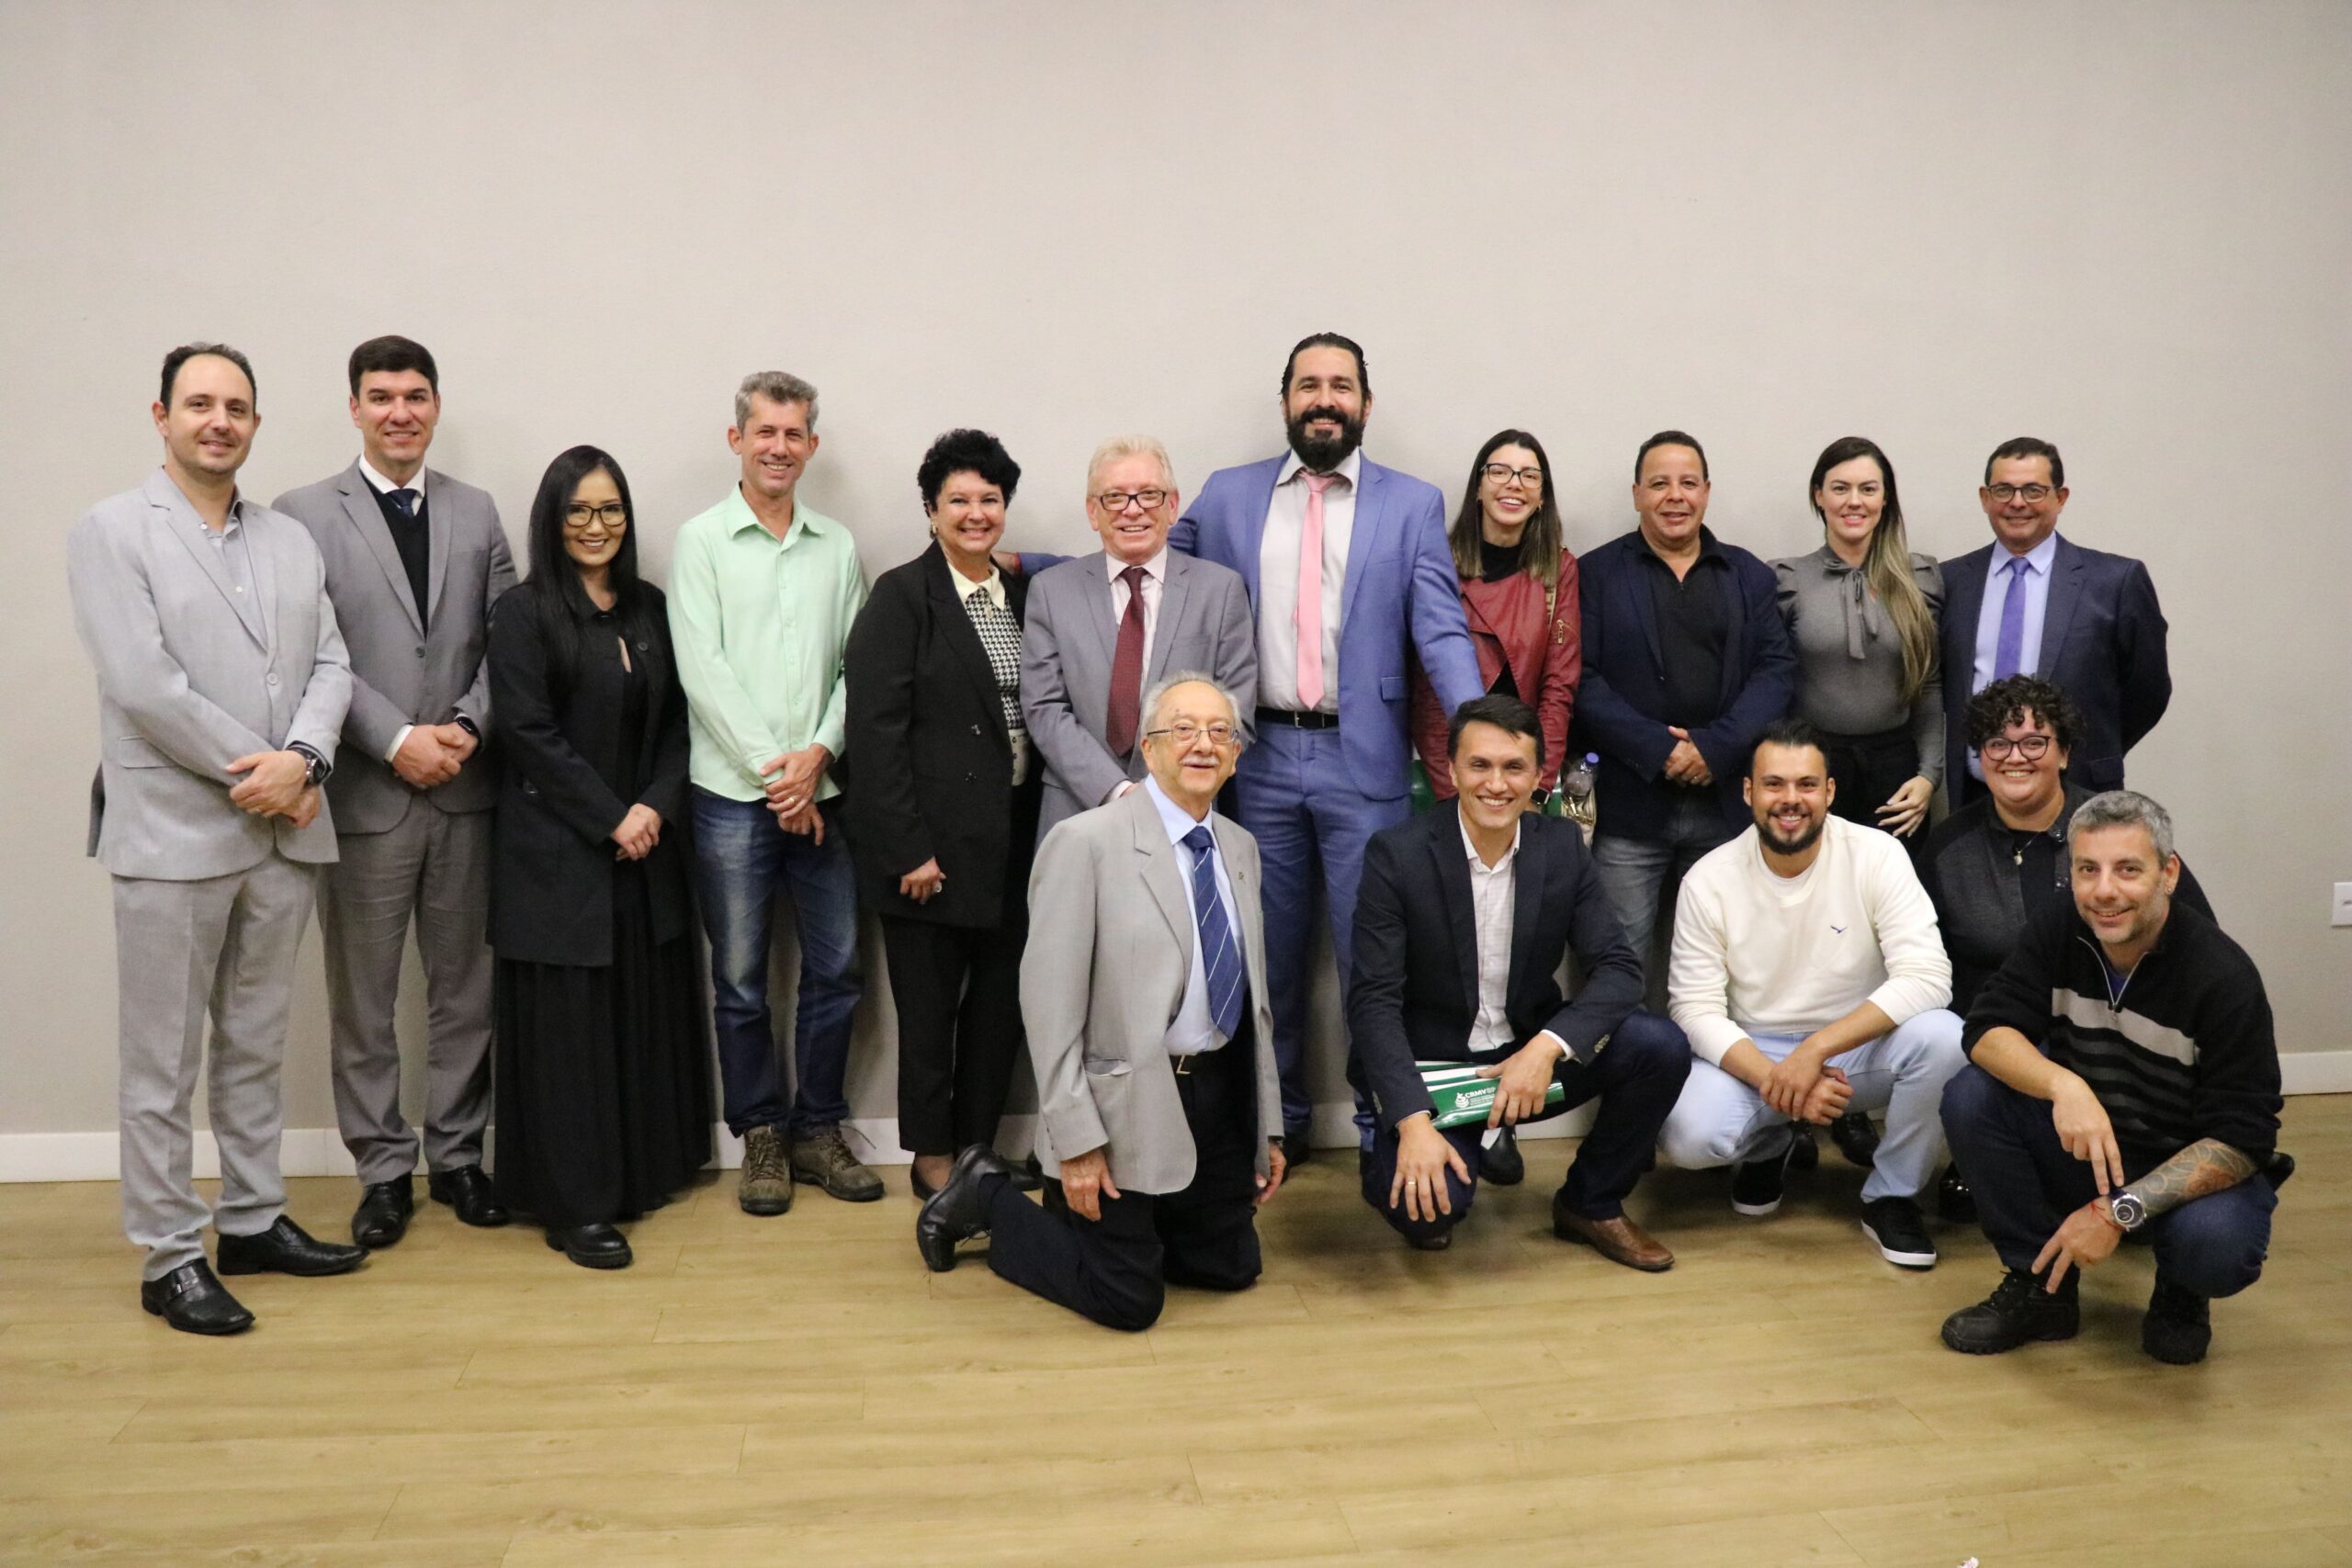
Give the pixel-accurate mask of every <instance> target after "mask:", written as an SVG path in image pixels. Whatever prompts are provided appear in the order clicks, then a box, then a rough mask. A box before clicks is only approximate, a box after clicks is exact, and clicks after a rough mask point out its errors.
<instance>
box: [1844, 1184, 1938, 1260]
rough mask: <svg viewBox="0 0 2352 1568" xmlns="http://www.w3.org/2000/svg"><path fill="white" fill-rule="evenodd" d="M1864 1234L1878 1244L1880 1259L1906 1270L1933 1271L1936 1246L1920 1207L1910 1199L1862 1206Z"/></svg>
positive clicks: (1879, 1199) (1883, 1199) (1881, 1200)
mask: <svg viewBox="0 0 2352 1568" xmlns="http://www.w3.org/2000/svg"><path fill="white" fill-rule="evenodd" d="M1862 1234H1863V1235H1866V1236H1868V1237H1870V1238H1871V1240H1872V1241H1874V1242H1876V1243H1878V1255H1879V1256H1880V1257H1881V1258H1885V1259H1886V1260H1887V1261H1888V1262H1889V1263H1893V1264H1895V1265H1897V1266H1899V1267H1901V1268H1905V1269H1933V1268H1934V1267H1935V1266H1936V1244H1935V1242H1934V1241H1933V1240H1931V1239H1930V1238H1929V1237H1928V1222H1927V1221H1926V1220H1925V1219H1923V1218H1921V1217H1920V1214H1919V1205H1918V1204H1917V1203H1915V1202H1913V1201H1911V1200H1910V1199H1908V1198H1873V1199H1871V1201H1869V1202H1867V1203H1865V1204H1863V1205H1862Z"/></svg>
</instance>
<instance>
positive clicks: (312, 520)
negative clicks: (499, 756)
mask: <svg viewBox="0 0 2352 1568" xmlns="http://www.w3.org/2000/svg"><path fill="white" fill-rule="evenodd" d="M424 497H425V521H426V525H427V527H428V528H429V529H430V531H431V540H432V543H431V547H430V549H429V550H428V552H427V553H428V557H429V564H428V566H427V569H426V584H425V592H426V598H427V599H428V601H429V602H430V603H429V605H428V609H429V612H430V613H429V614H427V615H422V616H420V615H418V614H417V606H416V595H415V593H414V592H413V591H412V590H411V589H410V587H409V581H408V569H407V568H406V567H404V566H402V565H401V554H400V549H399V547H397V546H395V545H394V544H393V543H392V531H391V529H390V528H389V527H387V526H385V524H384V513H383V510H382V508H381V507H379V506H378V505H377V503H376V497H375V494H374V492H373V491H371V490H370V488H369V486H368V479H367V477H366V476H365V475H363V474H362V473H360V471H359V465H358V464H357V463H356V462H355V463H353V464H352V465H351V467H349V468H345V469H344V471H343V472H341V473H339V474H337V475H335V476H334V478H333V479H321V480H320V481H319V482H318V483H317V484H314V485H304V486H303V487H302V488H301V489H300V490H292V491H287V492H286V493H285V494H284V495H281V496H279V497H278V498H277V511H280V512H283V513H288V514H289V515H291V516H294V517H298V518H300V520H301V522H302V525H303V526H304V527H306V528H308V529H310V531H311V538H312V539H314V540H316V541H317V542H318V547H319V554H320V555H321V556H322V557H324V558H325V559H326V570H327V592H329V593H331V594H333V595H334V608H335V615H336V616H337V618H338V619H339V620H340V621H341V623H342V626H343V636H344V640H345V642H346V643H347V644H348V645H349V647H350V649H351V672H352V687H351V712H350V714H349V716H347V717H345V720H344V722H343V733H344V738H345V739H347V740H348V741H350V743H351V744H350V747H349V749H348V750H345V752H344V755H343V758H342V761H339V762H338V763H337V764H336V766H335V770H334V777H333V778H331V779H329V780H328V781H327V797H328V798H329V799H330V800H332V801H333V802H334V814H335V822H336V825H337V826H338V827H339V828H341V829H342V830H343V831H344V832H345V833H382V832H387V831H389V830H390V829H393V828H396V827H398V826H399V825H400V821H401V818H402V817H405V816H406V815H407V814H408V807H409V802H410V801H412V800H413V799H415V798H416V797H417V796H418V795H423V796H424V798H425V799H427V800H429V801H431V802H432V803H433V804H434V805H435V806H437V807H440V808H441V809H442V810H444V811H488V810H490V809H491V808H492V807H494V806H496V805H497V804H498V784H497V780H495V779H494V778H492V776H491V769H490V767H489V766H488V759H487V758H485V757H483V756H481V754H480V753H479V752H478V753H476V754H475V756H474V757H473V759H471V760H469V761H468V762H467V763H466V765H465V766H464V767H462V768H460V769H458V776H457V777H456V778H454V779H451V780H450V781H449V782H448V783H447V784H441V785H439V786H437V787H435V788H434V789H430V790H420V789H417V788H416V787H415V786H414V785H413V784H408V783H407V782H406V781H404V780H403V779H401V776H400V775H399V774H398V773H394V772H392V768H391V764H390V763H389V762H387V761H384V753H385V752H387V751H389V750H391V747H392V738H393V737H394V736H396V735H398V734H399V733H400V732H401V727H403V726H405V725H411V724H447V723H448V722H449V721H450V720H451V719H453V718H454V717H456V716H458V714H461V713H462V714H464V715H465V716H467V717H468V718H470V719H472V720H473V721H474V725H475V728H478V729H480V730H481V733H482V738H483V739H485V740H487V739H489V737H490V672H489V669H488V667H487V665H486V664H485V663H484V659H483V656H484V654H485V652H486V650H487V649H488V647H489V637H490V607H491V606H492V604H496V603H497V602H498V596H499V595H500V594H502V593H503V592H506V591H507V590H508V589H509V588H512V587H514V586H515V562H514V558H513V556H512V555H511V554H510V553H509V551H508V549H507V547H506V530H505V529H504V528H503V527H501V526H500V525H499V521H498V503H497V502H493V501H492V500H491V499H490V494H489V492H488V491H480V490H476V489H475V488H474V487H473V486H471V485H469V484H465V483H463V482H461V481H459V480H457V479H451V478H450V477H449V476H448V475H447V474H445V473H442V472H441V471H440V470H439V469H437V468H427V469H426V470H425V471H424Z"/></svg>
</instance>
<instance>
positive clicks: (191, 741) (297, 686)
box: [66, 468, 351, 882]
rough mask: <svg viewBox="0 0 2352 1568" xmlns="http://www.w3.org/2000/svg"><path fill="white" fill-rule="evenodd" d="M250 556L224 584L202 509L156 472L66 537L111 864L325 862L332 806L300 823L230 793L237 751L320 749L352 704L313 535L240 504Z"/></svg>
mask: <svg viewBox="0 0 2352 1568" xmlns="http://www.w3.org/2000/svg"><path fill="white" fill-rule="evenodd" d="M235 515H236V518H237V522H238V526H239V528H240V529H241V530H242V531H243V536H244V541H245V547H246V551H247V555H248V557H249V558H250V559H251V561H252V566H253V587H254V592H252V593H251V594H239V593H237V592H234V590H233V587H232V582H231V581H230V578H229V575H228V573H227V571H226V570H224V569H223V567H222V565H221V562H220V556H219V555H218V553H217V552H216V551H215V549H214V547H213V546H212V545H210V544H209V543H208V542H207V541H206V539H205V537H204V533H205V525H204V520H203V519H202V518H201V517H199V516H198V515H197V513H196V508H195V507H193V506H191V505H189V504H188V502H187V497H186V496H184V495H182V494H181V493H180V491H179V487H178V486H177V485H175V484H174V483H173V482H172V481H171V479H170V478H169V477H167V476H166V475H165V474H164V471H163V470H162V469H161V468H158V469H156V470H155V472H154V473H153V474H152V475H150V476H149V477H148V479H147V482H146V483H145V484H143V485H141V486H140V487H139V488H138V489H137V490H134V491H125V492H123V493H122V494H120V495H118V496H113V497H110V498H109V499H107V500H106V501H102V502H98V504H97V505H96V506H94V507H92V508H91V509H90V510H89V512H88V513H86V514H85V516H84V517H83V518H82V520H81V521H80V522H79V523H77V524H75V525H74V533H73V536H72V537H71V538H70V539H69V540H68V541H67V545H66V580H67V583H68V586H69V588H70V590H71V592H72V593H73V597H74V627H75V629H76V630H78V631H79V632H80V633H81V635H82V645H83V647H85V649H88V650H89V654H90V661H91V662H92V663H93V664H95V665H96V666H97V671H98V746H99V764H98V777H97V780H96V783H95V784H94V785H93V787H92V789H91V792H90V850H89V852H90V853H92V854H94V855H96V856H97V857H98V860H99V861H100V863H103V864H104V865H105V866H106V868H107V870H108V871H110V872H112V873H114V874H116V875H117V876H139V877H152V878H155V879H157V880H161V881H166V882H193V881H196V880H198V879H199V878H203V877H208V876H226V875H228V874H230V873H232V872H238V871H243V870H245V869H247V868H248V867H251V866H254V865H258V864H260V863H261V862H262V861H263V859H264V858H266V856H267V855H268V854H269V852H270V851H271V850H272V849H275V850H277V852H279V853H280V854H283V855H284V856H286V858H287V859H288V860H296V861H316V862H325V861H332V860H334V858H335V845H334V813H333V808H332V804H331V803H330V804H329V805H326V806H322V807H321V808H320V811H319V815H318V818H316V820H314V821H312V822H311V825H310V826H309V827H308V828H304V829H296V828H295V827H294V826H293V825H292V824H291V823H289V822H288V821H287V819H286V818H283V817H254V816H252V815H250V814H248V813H247V812H246V811H244V810H243V808H242V807H237V806H234V805H232V804H231V802H230V800H229V791H230V788H231V787H232V785H234V784H236V783H237V778H236V776H235V775H233V774H232V773H229V771H228V767H229V764H230V763H231V762H232V761H236V760H237V759H238V758H239V757H243V756H247V755H250V754H251V753H253V752H255V751H276V750H284V749H285V748H286V747H287V746H288V745H289V744H291V743H292V742H294V741H297V740H300V741H301V742H303V743H304V744H306V745H308V746H311V747H314V748H316V749H317V750H318V752H319V754H320V755H321V756H323V757H325V758H327V759H328V760H329V761H333V760H334V755H335V737H336V735H337V734H339V733H340V732H341V731H342V728H343V716H344V710H345V707H346V706H347V705H349V704H350V701H351V665H350V662H349V661H348V660H347V659H346V658H345V654H344V649H343V636H342V634H341V633H340V632H339V631H337V630H336V628H335V619H334V603H333V601H331V600H330V599H329V598H328V597H327V587H326V573H325V570H324V569H323V567H322V565H321V563H320V560H319V551H318V547H316V546H315V545H313V544H311V536H310V535H309V534H307V533H305V532H304V531H303V529H302V525H300V524H299V523H297V522H295V521H294V519H292V518H291V517H288V516H285V515H283V514H282V513H276V512H272V511H270V510H269V509H268V508H267V507H265V506H263V505H261V504H260V503H259V502H253V501H246V500H240V501H239V502H237V510H236V513H235Z"/></svg>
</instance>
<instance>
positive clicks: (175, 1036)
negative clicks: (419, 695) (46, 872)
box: [66, 344, 368, 1334]
mask: <svg viewBox="0 0 2352 1568" xmlns="http://www.w3.org/2000/svg"><path fill="white" fill-rule="evenodd" d="M153 417H154V421H155V429H156V432H157V434H161V435H162V436H163V438H164V467H163V468H162V470H161V471H160V472H158V473H156V474H154V475H153V476H151V477H150V478H149V479H148V480H147V482H146V483H145V484H143V485H141V487H140V488H138V489H137V490H134V491H126V492H124V493H123V494H121V495H118V496H115V497H113V498H112V499H110V500H107V501H102V502H98V504H97V505H96V506H94V507H92V508H91V509H90V511H89V513H88V514H87V515H85V516H84V517H83V519H82V520H81V522H80V523H78V524H76V525H74V533H73V536H72V538H71V539H70V541H69V542H68V545H67V554H66V560H67V576H68V581H69V583H70V586H71V590H72V592H73V597H74V626H75V628H76V629H77V630H78V631H79V632H80V633H81V636H82V642H83V646H84V647H85V648H86V649H88V650H89V654H90V660H91V662H92V663H94V664H95V665H96V666H97V674H98V724H99V732H98V743H99V747H100V761H99V767H98V778H97V782H96V786H95V787H94V788H93V789H92V791H91V812H90V852H91V853H93V854H95V855H96V856H97V858H98V860H99V862H100V863H102V864H104V865H105V867H106V868H107V870H108V871H109V872H111V873H113V874H114V925H115V949H116V964H117V968H118V972H119V987H118V997H119V1004H118V1005H119V1044H120V1050H121V1056H122V1077H121V1091H120V1096H121V1109H122V1145H121V1161H122V1218H123V1229H124V1230H125V1231H126V1232H127V1233H128V1234H129V1235H130V1239H131V1240H132V1241H133V1242H134V1243H136V1244H137V1245H139V1246H141V1247H145V1248H146V1249H147V1264H146V1269H145V1270H144V1273H143V1277H142V1278H143V1282H142V1283H141V1286H140V1288H139V1299H140V1303H141V1305H143V1306H144V1307H145V1308H146V1309H147V1310H148V1311H149V1312H151V1313H153V1314H156V1315H158V1316H160V1317H162V1318H163V1319H164V1321H166V1322H167V1323H169V1324H170V1325H172V1326H173V1327H174V1328H181V1329H186V1330H187V1331H188V1332H190V1333H194V1334H235V1333H237V1332H239V1331H241V1330H243V1329H246V1328H250V1327H252V1326H253V1321H254V1320H253V1314H251V1313H249V1312H247V1311H246V1310H245V1309H244V1308H243V1306H241V1305H240V1304H238V1303H237V1301H236V1298H234V1297H233V1296H232V1295H230V1294H229V1292H228V1291H227V1290H226V1289H224V1288H223V1287H222V1285H221V1283H220V1280H218V1279H217V1278H215V1277H214V1275H213V1272H212V1270H211V1269H210V1268H209V1267H208V1266H207V1265H206V1263H205V1260H204V1225H205V1222H206V1221H207V1220H208V1219H209V1220H210V1221H211V1222H212V1224H213V1226H214V1228H215V1229H216V1230H217V1231H219V1233H220V1272H221V1273H223V1274H254V1273H259V1272H261V1271H263V1270H265V1269H275V1270H277V1271H279V1272H282V1273H288V1274H340V1273H343V1272H345V1271H346V1270H348V1269H356V1268H357V1267H359V1265H360V1264H361V1263H362V1262H363V1261H365V1260H366V1258H367V1256H368V1254H367V1253H366V1252H365V1251H364V1250H363V1249H361V1248H359V1247H340V1246H335V1245H334V1244H331V1243H325V1242H319V1241H314V1240H312V1239H311V1237H310V1236H309V1235H306V1234H305V1233H304V1232H303V1230H302V1228H301V1227H300V1226H299V1225H297V1224H295V1223H294V1222H293V1221H292V1220H291V1219H288V1217H287V1216H286V1213H285V1209H286V1184H285V1181H284V1180H283V1179H282V1178H281V1177H280V1176H279V1173H278V1168H277V1138H278V1129H279V1126H280V1124H281V1122H282V1121H283V1118H284V1111H285V1107H284V1104H283V1102H282V1101H281V1100H280V1099H279V1096H278V1066H279V1064H280V1062H281V1060H282V1059H283V1057H284V1055H285V1051H286V1018H287V1012H288V1008H289V1007H290V1005H291V1003H292V1000H293V990H294V954H295V951H296V949H297V948H298V947H299V946H300V942H301V940H302V928H303V927H304V926H305V925H307V924H308V923H309V922H310V919H311V898H312V896H313V884H314V880H315V877H316V874H317V867H318V866H320V865H322V864H324V863H329V862H332V861H333V860H334V855H335V848H334V825H333V822H332V820H331V818H329V816H328V814H327V811H326V808H325V805H324V803H323V802H322V799H321V798H320V787H319V786H320V785H322V784H324V783H325V782H326V777H327V774H328V773H332V772H333V771H334V746H335V736H336V735H337V733H339V732H340V731H341V729H342V728H343V716H344V709H345V706H346V705H348V704H349V703H350V701H351V666H350V663H349V662H348V660H346V659H345V654H344V649H343V636H342V634H341V633H340V632H339V631H337V630H336V628H335V619H334V604H332V603H331V602H330V601H329V600H328V598H327V590H326V574H325V571H324V570H323V569H322V567H321V565H320V562H319V552H318V549H317V547H315V546H313V545H312V544H311V536H310V535H309V534H307V533H305V532H304V531H303V528H302V525H300V523H297V522H296V521H294V519H292V518H291V517H288V516H285V515H283V514H282V513H276V512H272V511H271V510H269V508H267V507H266V506H263V505H261V504H259V503H258V502H253V501H248V500H246V499H245V498H244V497H243V496H241V495H239V494H238V493H237V469H238V468H240V467H241V466H242V465H243V462H244V460H245V455H246V453H247V452H248V451H250V450H251V448H252V446H253V437H254V430H255V429H256V428H257V427H258V426H259V425H260V423H261V415H260V413H259V412H257V411H256V408H255V404H254V381H253V369H252V367H251V366H249V365H248V364H247V363H246V362H245V356H244V355H242V354H239V353H238V352H237V351H236V350H235V349H232V348H226V347H223V346H221V345H220V344H189V345H188V346H187V347H185V348H176V349H174V350H173V351H172V352H171V353H170V354H169V355H166V356H165V357H164V376H163V396H162V399H161V400H160V401H158V402H157V403H156V404H155V406H154V409H153ZM208 1008H209V1010H210V1012H211V1016H212V1070H211V1077H210V1082H211V1111H212V1135H213V1138H214V1141H215V1142H216V1143H217V1144H218V1145H220V1208H219V1209H218V1210H217V1211H212V1210H208V1209H207V1208H206V1207H205V1204H204V1201H203V1200H202V1199H200V1198H198V1196H197V1193H196V1185H195V1182H194V1180H193V1179H192V1177H193V1164H194V1145H195V1134H194V1131H193V1125H192V1122H191V1116H190V1104H189V1102H190V1100H191V1098H192V1096H193V1095H194V1093H195V1089H196V1073H197V1067H198V1064H199V1062H201V1060H202V1059H203V1054H204V1021H205V1013H206V1011H207V1010H208Z"/></svg>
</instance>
